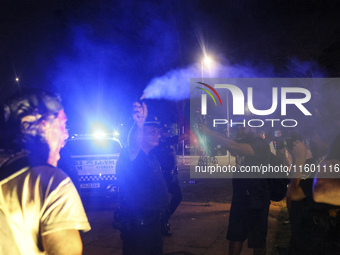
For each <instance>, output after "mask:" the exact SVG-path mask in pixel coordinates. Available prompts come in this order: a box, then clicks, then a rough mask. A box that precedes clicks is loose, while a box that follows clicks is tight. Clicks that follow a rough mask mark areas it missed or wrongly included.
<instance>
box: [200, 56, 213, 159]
mask: <svg viewBox="0 0 340 255" xmlns="http://www.w3.org/2000/svg"><path fill="white" fill-rule="evenodd" d="M204 55H205V54H204ZM210 63H211V58H210V57H208V56H207V55H205V56H204V58H203V59H202V62H201V67H202V83H203V70H204V65H206V66H208V67H209V65H210ZM202 93H204V92H203V91H202ZM203 118H205V116H203ZM205 146H206V136H205V135H203V155H205V153H206V151H205Z"/></svg>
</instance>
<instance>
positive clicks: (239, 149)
mask: <svg viewBox="0 0 340 255" xmlns="http://www.w3.org/2000/svg"><path fill="white" fill-rule="evenodd" d="M198 130H199V132H200V134H203V135H206V136H209V137H210V138H211V139H213V140H214V141H218V143H219V144H221V145H222V146H225V147H227V149H228V150H229V151H231V152H233V153H237V154H239V155H242V156H255V152H254V150H253V148H252V147H251V146H250V144H248V143H238V142H235V141H234V140H233V139H230V138H229V137H227V136H226V135H224V134H221V133H219V132H216V131H213V130H210V129H209V128H207V127H206V126H203V125H200V126H199V129H198Z"/></svg>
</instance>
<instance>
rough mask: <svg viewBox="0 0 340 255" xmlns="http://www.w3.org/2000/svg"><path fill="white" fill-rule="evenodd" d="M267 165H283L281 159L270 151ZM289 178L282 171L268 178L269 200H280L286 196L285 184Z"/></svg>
mask: <svg viewBox="0 0 340 255" xmlns="http://www.w3.org/2000/svg"><path fill="white" fill-rule="evenodd" d="M270 154H271V155H270V158H269V165H271V166H280V165H283V161H282V160H281V159H280V158H279V157H277V156H276V155H275V154H273V153H270ZM289 182H290V179H289V178H288V176H287V174H286V173H284V172H279V173H276V174H275V178H270V179H268V185H269V190H270V200H272V201H276V202H278V201H281V200H282V199H284V198H285V197H286V193H287V185H288V184H289Z"/></svg>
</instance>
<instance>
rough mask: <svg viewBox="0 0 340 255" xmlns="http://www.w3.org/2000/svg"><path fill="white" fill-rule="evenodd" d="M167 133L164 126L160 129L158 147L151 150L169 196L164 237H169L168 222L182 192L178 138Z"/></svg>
mask: <svg viewBox="0 0 340 255" xmlns="http://www.w3.org/2000/svg"><path fill="white" fill-rule="evenodd" d="M168 131H169V129H168V128H167V127H166V126H164V127H162V128H161V129H160V133H161V139H160V141H159V145H158V146H157V147H156V148H155V149H154V150H153V152H154V153H155V154H156V156H157V159H158V160H159V163H160V165H161V168H162V172H163V177H164V180H165V182H166V185H167V188H168V192H169V193H170V194H171V199H170V203H169V208H168V209H167V210H166V212H165V214H164V216H163V217H162V234H163V235H165V236H171V233H170V232H169V230H170V225H169V224H168V221H169V219H170V217H171V216H172V215H173V214H174V212H175V211H176V209H177V207H178V206H179V204H180V203H181V201H182V190H181V187H180V186H179V181H178V169H177V156H176V151H175V145H176V144H178V140H179V137H178V136H172V137H170V134H169V132H168Z"/></svg>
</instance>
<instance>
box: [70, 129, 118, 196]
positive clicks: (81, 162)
mask: <svg viewBox="0 0 340 255" xmlns="http://www.w3.org/2000/svg"><path fill="white" fill-rule="evenodd" d="M65 148H66V149H67V150H68V151H69V153H70V154H71V157H72V158H73V160H74V162H75V165H76V169H77V171H78V176H79V183H80V190H81V193H82V194H86V193H90V192H91V193H96V194H99V193H100V194H105V195H109V194H111V195H112V194H113V193H117V183H116V182H117V178H116V163H117V159H118V157H119V153H120V151H121V148H122V145H121V143H120V141H119V140H118V139H117V138H116V137H114V136H113V135H100V136H98V135H74V136H72V137H71V138H70V139H68V141H67V143H66V145H65Z"/></svg>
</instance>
